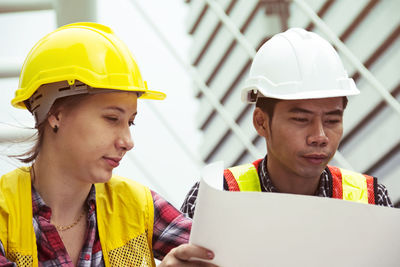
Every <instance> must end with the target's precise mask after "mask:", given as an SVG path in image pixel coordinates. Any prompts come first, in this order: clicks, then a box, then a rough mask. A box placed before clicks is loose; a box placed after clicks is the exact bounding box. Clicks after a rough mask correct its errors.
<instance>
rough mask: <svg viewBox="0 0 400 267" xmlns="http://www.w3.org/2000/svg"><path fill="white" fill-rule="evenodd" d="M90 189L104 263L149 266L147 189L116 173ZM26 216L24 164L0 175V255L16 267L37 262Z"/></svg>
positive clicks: (28, 185) (149, 199)
mask: <svg viewBox="0 0 400 267" xmlns="http://www.w3.org/2000/svg"><path fill="white" fill-rule="evenodd" d="M95 187H96V213H97V225H98V231H99V237H100V243H101V247H102V253H103V257H104V262H105V265H106V266H155V262H154V257H153V251H152V236H153V219H154V218H153V217H154V207H153V198H152V196H151V192H150V190H149V189H148V188H147V187H145V186H143V185H140V184H139V183H136V182H134V181H132V180H129V179H126V178H122V177H117V176H113V177H112V178H111V179H110V181H109V182H107V183H104V184H96V185H95ZM32 219H33V218H32V196H31V177H30V172H29V169H28V168H21V169H16V170H14V171H12V172H10V173H8V174H6V175H4V176H2V177H1V179H0V240H1V241H2V243H3V245H4V248H5V251H6V257H7V258H8V259H9V260H11V261H13V262H16V263H17V265H18V266H38V257H37V247H36V237H35V232H34V229H33V225H32Z"/></svg>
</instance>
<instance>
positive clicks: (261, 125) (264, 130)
mask: <svg viewBox="0 0 400 267" xmlns="http://www.w3.org/2000/svg"><path fill="white" fill-rule="evenodd" d="M268 124H269V119H268V115H267V113H265V112H264V111H262V110H261V109H260V108H255V110H254V112H253V125H254V128H255V129H256V131H257V133H258V134H259V135H260V136H263V137H265V138H268V137H269V130H268V129H269V125H268Z"/></svg>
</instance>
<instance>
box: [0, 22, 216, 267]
mask: <svg viewBox="0 0 400 267" xmlns="http://www.w3.org/2000/svg"><path fill="white" fill-rule="evenodd" d="M139 97H140V98H147V99H163V98H165V95H164V94H163V93H161V92H157V91H150V90H148V89H147V85H146V83H145V82H144V81H143V80H142V78H141V75H140V72H139V69H138V67H137V65H136V63H135V61H134V59H133V57H132V55H131V54H130V52H129V50H128V49H127V47H126V46H125V45H124V44H123V43H122V41H121V40H120V39H118V38H117V37H116V36H115V35H114V34H113V32H112V31H111V30H110V29H109V28H108V27H106V26H103V25H100V24H96V23H75V24H70V25H66V26H63V27H61V28H59V29H57V30H56V31H54V32H52V33H50V34H49V35H47V36H45V37H44V38H42V39H41V40H40V41H39V42H38V43H37V44H36V45H35V46H34V47H33V48H32V50H31V51H30V53H29V55H28V56H27V58H26V60H25V63H24V66H23V68H22V71H21V76H20V82H19V89H18V90H17V91H16V94H15V98H14V99H13V100H12V104H13V105H14V106H15V107H19V108H27V109H28V110H29V111H30V112H31V113H32V114H33V115H34V117H35V121H36V128H37V130H38V140H37V143H36V145H35V146H34V147H33V149H32V150H31V151H30V152H28V153H26V154H25V155H24V156H23V157H22V159H21V160H22V161H23V162H25V163H31V167H29V168H20V169H16V170H14V171H12V172H11V173H8V174H6V175H4V176H3V177H2V178H1V179H0V191H1V192H0V241H1V243H0V266H15V265H16V264H17V265H18V266H32V265H33V266H37V265H40V266H74V265H76V266H104V265H105V266H154V265H155V264H154V260H153V255H154V256H155V257H156V258H158V259H160V260H163V261H162V262H161V265H160V266H173V265H177V266H186V265H187V266H199V265H200V264H204V265H206V264H205V263H200V262H196V261H189V259H190V258H191V257H197V258H202V259H211V258H213V254H212V252H210V251H208V250H206V249H204V248H200V247H197V246H194V245H188V244H185V243H187V241H188V237H189V232H190V228H191V221H190V220H188V219H186V218H185V217H183V216H182V214H180V213H179V212H178V211H177V210H176V209H175V208H173V207H172V206H171V205H170V204H169V203H168V202H166V201H165V200H163V199H162V198H161V197H160V196H159V195H157V194H156V193H155V192H152V191H150V190H149V189H148V188H146V187H144V186H142V185H140V184H138V183H135V182H133V181H132V180H129V179H125V178H121V177H117V176H113V175H112V171H113V169H114V168H115V167H117V166H118V165H119V162H120V160H121V159H122V158H123V156H124V155H125V153H126V152H127V151H129V150H130V149H132V148H133V142H132V138H131V134H130V129H129V126H131V125H133V124H134V120H135V116H136V114H137V98H139ZM174 247H177V248H174ZM207 266H208V265H207ZM209 266H213V265H209Z"/></svg>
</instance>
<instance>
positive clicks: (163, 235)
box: [151, 191, 192, 260]
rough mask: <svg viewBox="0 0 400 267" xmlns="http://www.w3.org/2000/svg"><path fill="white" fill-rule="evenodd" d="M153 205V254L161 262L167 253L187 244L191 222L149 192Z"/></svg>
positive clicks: (166, 202)
mask: <svg viewBox="0 0 400 267" xmlns="http://www.w3.org/2000/svg"><path fill="white" fill-rule="evenodd" d="M151 194H152V196H153V203H154V225H153V253H154V257H155V258H156V259H158V260H162V259H163V258H164V257H165V255H167V254H168V252H169V251H170V250H171V249H173V248H175V247H177V246H179V245H181V244H185V243H188V242H189V236H190V230H191V229H192V220H191V219H190V218H187V217H186V216H185V215H184V214H182V213H181V212H180V211H179V210H177V209H176V208H175V207H174V206H172V205H171V204H170V203H169V202H168V201H166V200H165V199H163V198H162V197H161V196H160V195H158V194H157V193H155V192H153V191H151Z"/></svg>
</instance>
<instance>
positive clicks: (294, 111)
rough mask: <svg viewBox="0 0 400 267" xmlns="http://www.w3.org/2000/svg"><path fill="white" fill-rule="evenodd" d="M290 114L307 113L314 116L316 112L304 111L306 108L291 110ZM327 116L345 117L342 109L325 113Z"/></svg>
mask: <svg viewBox="0 0 400 267" xmlns="http://www.w3.org/2000/svg"><path fill="white" fill-rule="evenodd" d="M289 112H290V113H306V114H314V112H312V111H310V110H307V109H304V108H298V107H295V108H292V109H290V110H289ZM324 114H325V115H338V116H342V115H343V110H341V109H335V110H332V111H329V112H326V113H324Z"/></svg>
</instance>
